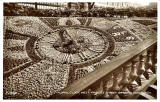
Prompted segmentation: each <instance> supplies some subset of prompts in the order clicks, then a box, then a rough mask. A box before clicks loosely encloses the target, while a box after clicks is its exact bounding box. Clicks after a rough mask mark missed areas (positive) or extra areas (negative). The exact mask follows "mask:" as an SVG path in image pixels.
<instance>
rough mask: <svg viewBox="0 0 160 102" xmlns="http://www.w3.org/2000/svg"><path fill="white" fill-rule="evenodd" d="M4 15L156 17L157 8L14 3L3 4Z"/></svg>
mask: <svg viewBox="0 0 160 102" xmlns="http://www.w3.org/2000/svg"><path fill="white" fill-rule="evenodd" d="M4 16H38V17H70V16H71V17H72V16H73V17H118V18H121V17H123V18H124V17H133V16H138V17H156V16H157V10H156V9H152V8H131V7H130V8H125V9H115V8H93V9H91V10H89V11H81V10H76V11H75V10H70V9H68V8H67V7H66V8H65V9H64V10H62V9H55V10H53V9H35V8H33V7H29V6H23V5H18V4H16V3H5V4H4Z"/></svg>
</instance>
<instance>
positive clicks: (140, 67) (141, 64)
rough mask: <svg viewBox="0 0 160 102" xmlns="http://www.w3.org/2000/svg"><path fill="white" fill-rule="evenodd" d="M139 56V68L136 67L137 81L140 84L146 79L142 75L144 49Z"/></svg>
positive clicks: (143, 70)
mask: <svg viewBox="0 0 160 102" xmlns="http://www.w3.org/2000/svg"><path fill="white" fill-rule="evenodd" d="M140 57H141V58H140V65H139V69H138V78H137V82H138V84H139V85H140V86H141V85H142V84H143V82H144V81H145V80H146V78H145V76H144V72H145V58H146V51H143V52H142V55H141V56H140Z"/></svg>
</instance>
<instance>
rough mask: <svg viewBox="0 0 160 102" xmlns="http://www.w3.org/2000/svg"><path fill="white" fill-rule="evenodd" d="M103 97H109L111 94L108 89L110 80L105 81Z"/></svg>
mask: <svg viewBox="0 0 160 102" xmlns="http://www.w3.org/2000/svg"><path fill="white" fill-rule="evenodd" d="M103 98H106V99H109V98H110V95H109V91H108V81H106V82H105V83H104V95H103Z"/></svg>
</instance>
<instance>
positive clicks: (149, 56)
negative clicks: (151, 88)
mask: <svg viewBox="0 0 160 102" xmlns="http://www.w3.org/2000/svg"><path fill="white" fill-rule="evenodd" d="M152 52H153V51H151V50H148V54H147V61H146V67H145V68H146V71H145V72H144V75H145V76H146V79H148V80H149V78H150V76H151V75H152V74H153V72H152V70H151V69H153V68H152V67H153V62H152Z"/></svg>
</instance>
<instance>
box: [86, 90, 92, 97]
mask: <svg viewBox="0 0 160 102" xmlns="http://www.w3.org/2000/svg"><path fill="white" fill-rule="evenodd" d="M91 92H92V90H91V89H88V90H87V95H86V98H87V99H92V93H91Z"/></svg>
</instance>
